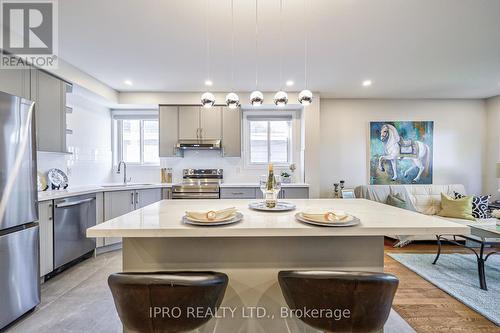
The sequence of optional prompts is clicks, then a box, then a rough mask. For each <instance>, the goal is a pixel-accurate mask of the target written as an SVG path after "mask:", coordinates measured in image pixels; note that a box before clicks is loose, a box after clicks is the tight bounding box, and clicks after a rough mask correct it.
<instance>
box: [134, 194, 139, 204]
mask: <svg viewBox="0 0 500 333" xmlns="http://www.w3.org/2000/svg"><path fill="white" fill-rule="evenodd" d="M135 203H136V204H138V203H139V192H135Z"/></svg>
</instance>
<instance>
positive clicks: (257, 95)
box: [250, 90, 264, 106]
mask: <svg viewBox="0 0 500 333" xmlns="http://www.w3.org/2000/svg"><path fill="white" fill-rule="evenodd" d="M262 103H264V94H263V93H261V92H260V91H258V90H255V91H254V92H252V93H251V94H250V104H252V105H253V106H261V105H262Z"/></svg>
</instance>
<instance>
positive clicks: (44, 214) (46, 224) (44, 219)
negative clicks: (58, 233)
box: [38, 200, 54, 277]
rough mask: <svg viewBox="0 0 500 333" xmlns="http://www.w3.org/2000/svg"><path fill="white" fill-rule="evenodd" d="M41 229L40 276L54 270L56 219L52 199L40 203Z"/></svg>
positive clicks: (39, 220)
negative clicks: (53, 213)
mask: <svg viewBox="0 0 500 333" xmlns="http://www.w3.org/2000/svg"><path fill="white" fill-rule="evenodd" d="M38 225H39V229H40V277H42V276H45V275H47V274H49V273H50V272H52V271H53V270H54V219H53V215H52V200H50V201H42V202H39V203H38Z"/></svg>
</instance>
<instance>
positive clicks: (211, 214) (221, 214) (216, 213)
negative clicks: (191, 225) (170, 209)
mask: <svg viewBox="0 0 500 333" xmlns="http://www.w3.org/2000/svg"><path fill="white" fill-rule="evenodd" d="M234 213H236V207H230V208H225V209H221V210H209V211H207V212H186V216H187V217H188V218H193V219H196V220H207V221H214V220H223V219H226V218H229V217H230V216H231V215H234Z"/></svg>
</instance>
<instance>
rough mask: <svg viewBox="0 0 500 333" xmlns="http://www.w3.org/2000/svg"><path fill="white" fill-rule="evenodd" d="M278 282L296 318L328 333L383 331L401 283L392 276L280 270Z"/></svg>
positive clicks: (365, 273)
mask: <svg viewBox="0 0 500 333" xmlns="http://www.w3.org/2000/svg"><path fill="white" fill-rule="evenodd" d="M278 280H279V284H280V287H281V291H282V293H283V296H284V297H285V300H286V302H287V304H288V307H289V308H290V309H291V310H292V311H291V314H292V315H293V314H294V315H295V317H296V318H299V319H300V320H302V321H303V322H305V323H306V324H308V325H310V326H312V327H314V328H316V329H319V330H323V331H326V332H355V333H358V332H359V333H361V332H363V333H364V332H376V331H379V330H382V329H383V327H384V324H385V322H386V321H387V318H389V313H390V311H391V306H392V301H393V299H394V294H395V293H396V289H397V288H398V284H399V280H398V279H397V278H396V277H395V276H394V275H390V274H383V273H368V272H340V271H338V272H337V271H281V272H279V274H278ZM314 309H316V311H313V310H314ZM346 310H348V312H346ZM294 311H295V312H294ZM307 311H309V312H307ZM334 311H335V312H334Z"/></svg>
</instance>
